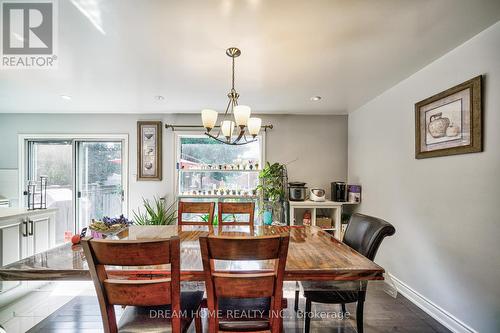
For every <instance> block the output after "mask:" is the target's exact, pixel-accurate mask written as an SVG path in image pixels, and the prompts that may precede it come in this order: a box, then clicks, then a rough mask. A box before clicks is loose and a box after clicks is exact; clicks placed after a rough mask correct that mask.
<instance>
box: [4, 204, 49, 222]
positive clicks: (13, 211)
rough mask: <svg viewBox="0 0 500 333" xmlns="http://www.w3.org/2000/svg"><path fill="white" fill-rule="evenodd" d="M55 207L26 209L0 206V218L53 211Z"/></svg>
mask: <svg viewBox="0 0 500 333" xmlns="http://www.w3.org/2000/svg"><path fill="white" fill-rule="evenodd" d="M56 210H57V208H47V209H36V210H28V209H26V208H13V207H0V220H3V219H8V218H12V217H16V216H21V215H34V214H43V213H50V212H55V211H56Z"/></svg>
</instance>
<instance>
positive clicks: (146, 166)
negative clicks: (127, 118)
mask: <svg viewBox="0 0 500 333" xmlns="http://www.w3.org/2000/svg"><path fill="white" fill-rule="evenodd" d="M161 179H162V123H161V121H138V122H137V180H138V181H140V180H161Z"/></svg>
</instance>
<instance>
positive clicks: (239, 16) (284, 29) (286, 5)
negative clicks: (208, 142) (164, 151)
mask: <svg viewBox="0 0 500 333" xmlns="http://www.w3.org/2000/svg"><path fill="white" fill-rule="evenodd" d="M58 6H59V7H58V10H59V37H58V39H59V52H58V53H59V55H58V57H59V68H58V69H57V70H3V71H0V112H70V113H76V112H99V113H100V112H116V113H181V112H199V110H200V109H201V108H205V107H210V108H215V109H218V110H219V111H222V109H223V108H224V106H225V103H226V99H225V98H226V93H227V91H228V89H229V84H230V81H229V79H230V59H229V58H228V57H227V56H226V55H225V49H226V48H227V47H229V46H233V45H234V46H238V47H239V48H241V50H242V55H241V57H239V58H238V59H237V62H236V88H237V90H238V91H239V92H240V94H241V97H240V103H241V104H249V105H251V106H252V108H253V111H254V112H256V113H301V114H345V113H348V112H349V111H352V110H353V109H355V108H357V107H359V106H361V105H362V104H363V103H365V102H367V101H369V100H370V99H372V98H373V97H375V96H377V95H378V94H380V93H381V92H383V91H384V90H386V89H388V88H390V87H391V86H392V85H394V84H395V83H397V82H399V81H400V80H402V79H404V78H406V77H408V76H409V75H411V74H413V73H414V72H416V71H417V70H419V69H420V68H422V67H423V66H425V65H426V64H428V63H430V62H432V61H433V60H434V59H436V58H438V57H440V56H441V55H443V54H445V53H446V52H447V51H449V50H451V49H453V48H454V47H456V46H458V45H460V44H461V43H463V42H465V41H466V40H468V39H469V38H471V37H472V36H474V35H475V34H477V33H479V32H480V31H482V30H484V29H485V28H487V27H488V26H490V25H492V24H493V23H495V22H497V21H499V20H500V1H498V0H491V1H488V0H474V1H471V0H379V1H369V0H366V1H353V0H350V1H347V0H338V1H332V0H325V1H306V0H303V1H291V0H276V1H267V0H199V1H194V0H184V1H165V0H149V1H142V0H141V1H139V0H135V1H133V0H113V1H110V0H59V1H58ZM60 95H70V96H72V100H70V101H68V100H64V99H62V98H61V97H60ZM155 95H162V96H164V97H165V99H164V100H163V101H158V100H156V99H155V98H154V96H155ZM315 95H320V96H322V97H323V99H322V100H321V101H320V102H313V101H311V100H310V97H311V96H315Z"/></svg>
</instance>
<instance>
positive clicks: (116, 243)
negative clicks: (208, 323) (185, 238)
mask: <svg viewBox="0 0 500 333" xmlns="http://www.w3.org/2000/svg"><path fill="white" fill-rule="evenodd" d="M82 246H83V250H84V253H85V258H86V260H87V263H88V266H89V270H90V274H91V276H92V280H93V281H94V287H95V290H96V293H97V298H98V301H99V307H100V309H101V317H102V322H103V326H104V331H105V332H106V333H116V332H143V333H149V332H151V333H153V332H154V333H160V332H161V333H167V332H168V333H170V332H173V333H180V332H186V331H187V329H188V327H189V326H190V324H191V322H192V320H193V317H194V319H195V325H196V332H197V333H201V318H200V316H198V315H197V314H199V311H200V304H201V302H202V299H203V291H194V292H183V293H181V292H180V288H181V287H180V241H179V238H178V237H172V238H170V239H160V240H140V241H137V240H106V239H92V238H91V237H86V238H84V239H83V240H82ZM164 264H170V277H168V278H158V279H144V280H142V279H139V280H123V279H115V278H113V277H112V276H108V273H107V271H106V268H105V266H149V265H164ZM115 305H121V306H125V310H124V311H123V314H122V316H121V318H120V321H119V323H117V322H116V317H115V309H114V306H115ZM184 311H185V312H184ZM152 314H153V315H152Z"/></svg>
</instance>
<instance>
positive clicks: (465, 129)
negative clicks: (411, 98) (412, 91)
mask: <svg viewBox="0 0 500 333" xmlns="http://www.w3.org/2000/svg"><path fill="white" fill-rule="evenodd" d="M481 127H482V103H481V76H477V77H475V78H473V79H472V80H469V81H467V82H464V83H462V84H459V85H457V86H455V87H453V88H450V89H448V90H446V91H443V92H441V93H439V94H437V95H434V96H432V97H429V98H427V99H425V100H423V101H420V102H418V103H417V104H415V158H418V159H420V158H428V157H437V156H448V155H456V154H466V153H475V152H480V151H482V150H483V145H482V130H481Z"/></svg>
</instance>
